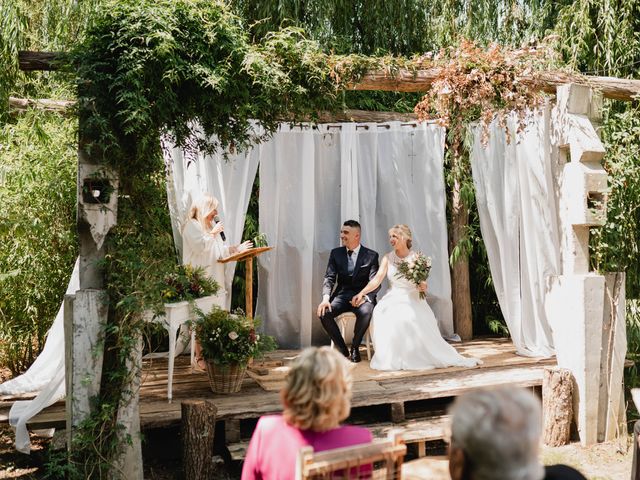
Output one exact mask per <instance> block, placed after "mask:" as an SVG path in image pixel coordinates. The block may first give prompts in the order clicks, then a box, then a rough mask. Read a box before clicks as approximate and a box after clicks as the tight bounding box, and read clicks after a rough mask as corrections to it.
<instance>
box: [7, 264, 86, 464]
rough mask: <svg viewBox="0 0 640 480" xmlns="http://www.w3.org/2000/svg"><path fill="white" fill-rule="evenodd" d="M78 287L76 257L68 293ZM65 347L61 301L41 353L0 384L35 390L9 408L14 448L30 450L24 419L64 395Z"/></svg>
mask: <svg viewBox="0 0 640 480" xmlns="http://www.w3.org/2000/svg"><path fill="white" fill-rule="evenodd" d="M78 288H80V278H79V270H78V260H76V263H75V266H74V267H73V272H72V274H71V279H70V280H69V284H68V286H67V292H66V293H67V294H74V293H76V291H77V290H78ZM64 356H65V348H64V302H62V303H61V304H60V309H59V310H58V314H57V315H56V318H55V320H54V321H53V324H52V325H51V328H50V329H49V332H48V333H47V340H46V342H45V345H44V348H43V349H42V352H40V355H38V357H37V358H36V360H35V361H34V362H33V364H32V365H31V367H29V369H28V370H27V371H26V372H25V373H23V374H22V375H20V376H18V377H16V378H14V379H12V380H8V381H6V382H4V383H3V384H1V385H0V395H19V394H25V393H32V392H38V394H37V396H36V397H35V398H34V399H32V400H20V401H17V402H14V404H13V405H12V406H11V410H10V411H9V423H10V424H11V426H12V427H14V428H15V429H16V441H15V446H16V449H17V450H18V451H20V452H23V453H29V452H30V450H31V442H30V441H29V432H28V431H27V422H28V421H29V420H31V418H33V417H34V416H35V415H36V414H38V413H39V412H40V411H41V410H43V409H45V408H46V407H48V406H49V405H53V404H54V403H56V402H57V401H58V400H61V399H62V398H64V396H65V391H66V387H65V381H64V379H65V375H64V374H65V370H64V368H65V361H64Z"/></svg>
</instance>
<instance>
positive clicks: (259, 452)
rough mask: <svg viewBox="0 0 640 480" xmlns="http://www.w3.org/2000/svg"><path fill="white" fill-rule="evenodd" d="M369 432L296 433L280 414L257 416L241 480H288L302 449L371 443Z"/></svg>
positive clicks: (346, 429) (347, 427) (347, 428)
mask: <svg viewBox="0 0 640 480" xmlns="http://www.w3.org/2000/svg"><path fill="white" fill-rule="evenodd" d="M371 440H372V437H371V432H369V430H367V429H366V428H363V427H354V426H351V425H345V426H342V427H338V428H334V429H333V430H329V431H328V432H314V431H311V430H299V429H298V428H296V427H292V426H291V425H289V424H288V423H287V422H285V421H284V418H283V417H282V415H265V416H263V417H260V420H258V424H257V425H256V429H255V430H254V432H253V435H252V436H251V442H249V448H248V450H247V455H246V457H245V459H244V465H243V466H242V480H254V479H255V480H289V479H293V478H294V476H295V467H296V457H297V455H298V451H299V450H300V448H301V447H304V446H307V445H310V446H312V447H313V450H314V451H316V452H321V451H323V450H330V449H332V448H340V447H349V446H351V445H358V444H362V443H369V442H371Z"/></svg>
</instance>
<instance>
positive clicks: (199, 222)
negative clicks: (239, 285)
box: [182, 193, 253, 370]
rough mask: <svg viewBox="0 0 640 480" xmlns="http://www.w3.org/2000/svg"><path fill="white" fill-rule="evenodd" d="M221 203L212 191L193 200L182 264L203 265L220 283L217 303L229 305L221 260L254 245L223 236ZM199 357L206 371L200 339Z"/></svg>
mask: <svg viewBox="0 0 640 480" xmlns="http://www.w3.org/2000/svg"><path fill="white" fill-rule="evenodd" d="M218 205H219V202H218V199H217V198H215V197H213V196H211V195H209V194H208V193H205V194H203V195H201V196H200V197H198V198H196V199H194V200H193V201H192V202H191V207H190V208H189V213H188V214H187V218H186V219H185V221H184V223H183V226H182V263H183V264H184V265H191V266H192V267H202V268H203V269H204V271H205V273H206V274H207V275H208V276H209V277H211V278H213V279H214V280H215V281H216V282H217V283H218V285H220V290H219V291H218V293H217V294H216V298H215V301H214V303H215V304H216V305H218V306H219V307H222V308H226V307H227V295H228V294H229V292H227V290H226V289H225V285H226V282H225V264H224V263H220V262H218V260H220V259H221V258H225V257H228V256H229V255H233V254H234V253H237V252H242V251H244V250H246V249H247V248H251V247H252V246H253V244H252V243H251V242H250V241H246V242H243V243H241V244H239V245H234V246H227V244H226V242H225V240H224V239H223V236H224V225H223V224H222V222H216V221H215V220H214V219H215V218H216V217H217V215H218ZM195 356H196V362H197V365H194V367H195V368H197V369H198V370H204V367H205V363H204V360H203V359H202V349H201V348H200V345H199V344H198V343H197V342H196V345H195Z"/></svg>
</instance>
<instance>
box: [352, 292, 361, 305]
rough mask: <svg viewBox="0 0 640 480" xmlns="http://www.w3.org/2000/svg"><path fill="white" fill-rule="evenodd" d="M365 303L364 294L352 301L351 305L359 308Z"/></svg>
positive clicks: (358, 295)
mask: <svg viewBox="0 0 640 480" xmlns="http://www.w3.org/2000/svg"><path fill="white" fill-rule="evenodd" d="M363 302H364V294H363V293H359V294H357V295H356V296H354V297H353V298H352V299H351V305H352V306H354V307H359V306H360V305H362V303H363Z"/></svg>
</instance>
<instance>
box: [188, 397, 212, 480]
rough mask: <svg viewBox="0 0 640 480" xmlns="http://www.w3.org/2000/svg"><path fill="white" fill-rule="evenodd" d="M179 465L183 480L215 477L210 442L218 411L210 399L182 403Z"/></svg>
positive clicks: (202, 479) (201, 479) (203, 479)
mask: <svg viewBox="0 0 640 480" xmlns="http://www.w3.org/2000/svg"><path fill="white" fill-rule="evenodd" d="M181 407H182V463H183V465H184V474H185V476H184V478H185V479H186V480H205V479H206V480H210V479H212V478H217V477H216V470H217V462H216V461H215V459H214V457H213V439H214V435H215V430H216V429H215V427H216V414H217V412H218V409H217V408H216V406H215V405H214V403H213V401H211V400H185V401H183V402H182V405H181Z"/></svg>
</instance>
